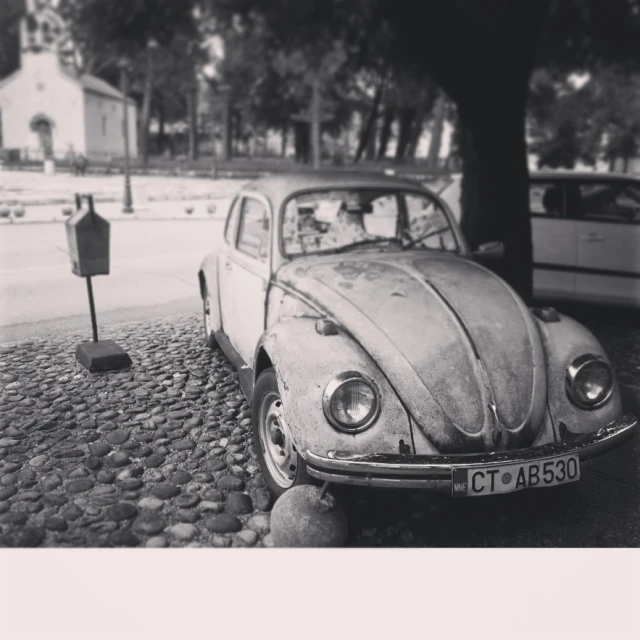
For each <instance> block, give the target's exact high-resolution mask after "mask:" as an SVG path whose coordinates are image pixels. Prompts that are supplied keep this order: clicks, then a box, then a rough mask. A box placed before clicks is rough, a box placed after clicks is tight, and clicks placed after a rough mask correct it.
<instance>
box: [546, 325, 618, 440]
mask: <svg viewBox="0 0 640 640" xmlns="http://www.w3.org/2000/svg"><path fill="white" fill-rule="evenodd" d="M536 322H537V324H538V329H539V331H540V335H541V337H542V343H543V345H544V349H545V353H546V358H547V384H548V402H549V409H550V411H551V417H552V419H553V422H554V424H555V425H556V428H557V426H558V425H559V423H560V422H563V423H564V424H565V425H566V426H567V428H568V429H569V431H571V432H573V433H591V432H593V431H598V429H600V428H602V427H603V426H605V425H608V424H609V423H611V422H613V421H614V420H617V419H618V418H619V417H620V416H621V415H622V402H621V399H620V389H619V386H618V383H617V381H616V382H615V388H614V390H613V394H612V396H611V398H610V400H609V401H608V402H607V403H606V404H604V405H603V406H602V407H599V408H598V409H592V410H585V409H580V408H579V407H577V406H576V405H574V404H573V402H571V400H569V397H568V396H567V393H566V391H565V375H566V372H567V367H568V366H569V364H570V363H571V362H572V361H573V360H574V359H575V358H577V357H578V356H580V355H583V354H585V353H593V354H594V355H599V356H601V357H602V358H604V359H605V360H606V361H607V362H608V363H609V364H611V362H610V361H609V358H608V357H607V354H606V353H605V351H604V349H603V348H602V345H601V344H600V343H599V342H598V340H597V339H596V337H595V336H594V335H593V334H592V333H591V332H590V331H588V330H587V329H586V328H585V327H583V326H582V325H581V324H579V323H578V322H576V321H575V320H572V319H571V318H569V317H567V316H564V315H560V321H559V322H543V321H541V320H539V319H538V318H536Z"/></svg>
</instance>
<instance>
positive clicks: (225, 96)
mask: <svg viewBox="0 0 640 640" xmlns="http://www.w3.org/2000/svg"><path fill="white" fill-rule="evenodd" d="M218 93H219V96H220V100H221V102H222V160H223V161H224V162H228V161H229V160H231V155H232V152H231V141H232V135H231V86H230V85H228V84H226V83H222V84H221V85H220V86H219V88H218Z"/></svg>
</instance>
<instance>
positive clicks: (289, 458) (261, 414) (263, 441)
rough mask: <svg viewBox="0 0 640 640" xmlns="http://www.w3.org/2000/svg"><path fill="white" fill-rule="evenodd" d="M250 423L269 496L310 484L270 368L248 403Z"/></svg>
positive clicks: (262, 374)
mask: <svg viewBox="0 0 640 640" xmlns="http://www.w3.org/2000/svg"><path fill="white" fill-rule="evenodd" d="M251 423H252V427H253V440H254V446H255V449H256V452H257V455H258V462H259V464H260V469H261V470H262V474H263V476H264V480H265V482H266V484H267V487H268V488H269V490H270V491H271V493H272V494H273V495H274V496H276V497H279V496H281V495H282V494H283V493H284V492H285V491H286V490H287V489H290V488H291V487H293V486H296V485H300V484H310V483H311V482H312V480H311V478H310V477H309V475H308V474H307V467H306V465H305V462H304V460H303V459H302V456H300V455H298V451H297V449H296V446H295V443H294V441H293V438H292V436H291V430H290V429H289V426H288V425H287V422H286V420H285V417H284V412H283V409H282V399H281V397H280V392H279V390H278V381H277V379H276V374H275V372H274V370H273V369H266V370H265V371H263V372H262V373H261V374H260V375H259V376H258V380H257V381H256V386H255V389H254V391H253V401H252V403H251Z"/></svg>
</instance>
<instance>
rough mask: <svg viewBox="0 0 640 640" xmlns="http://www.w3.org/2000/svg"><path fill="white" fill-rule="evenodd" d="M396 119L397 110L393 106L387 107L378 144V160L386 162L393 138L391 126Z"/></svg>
mask: <svg viewBox="0 0 640 640" xmlns="http://www.w3.org/2000/svg"><path fill="white" fill-rule="evenodd" d="M394 118H395V109H394V108H393V107H392V106H391V105H386V106H385V108H384V113H383V116H382V127H381V128H380V141H379V143H378V154H377V155H376V160H384V158H385V156H386V155H387V146H388V145H389V138H390V137H391V125H392V124H393V120H394Z"/></svg>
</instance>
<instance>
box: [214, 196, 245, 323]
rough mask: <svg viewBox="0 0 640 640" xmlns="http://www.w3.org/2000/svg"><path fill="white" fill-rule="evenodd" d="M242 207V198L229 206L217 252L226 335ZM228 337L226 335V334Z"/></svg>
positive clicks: (231, 308)
mask: <svg viewBox="0 0 640 640" xmlns="http://www.w3.org/2000/svg"><path fill="white" fill-rule="evenodd" d="M241 207H242V197H238V198H236V199H235V201H234V202H233V203H232V204H231V208H230V210H229V215H228V216H227V223H226V225H225V228H224V242H223V243H222V246H221V248H220V250H219V251H218V258H217V260H218V265H217V277H218V295H219V297H220V319H221V321H222V331H223V332H224V333H227V327H229V326H232V325H233V315H234V311H233V299H234V296H233V283H232V278H231V271H232V268H233V263H232V255H233V252H234V250H235V245H236V238H237V236H238V220H239V218H240V209H241ZM227 336H228V334H227Z"/></svg>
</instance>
